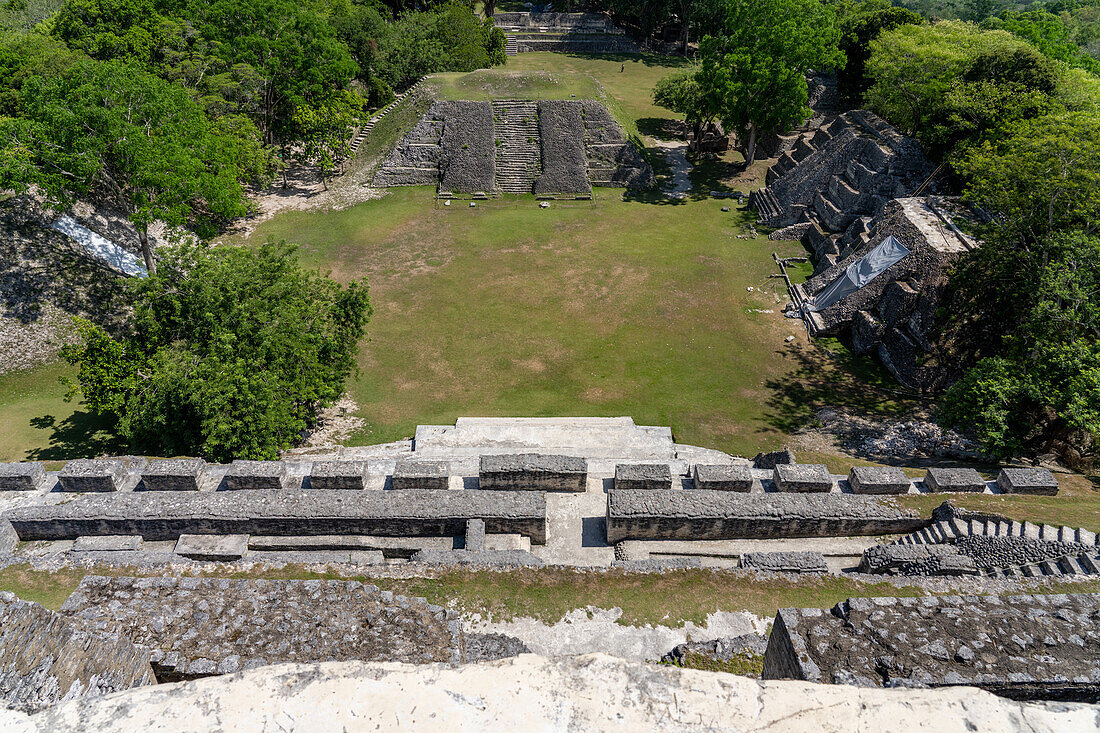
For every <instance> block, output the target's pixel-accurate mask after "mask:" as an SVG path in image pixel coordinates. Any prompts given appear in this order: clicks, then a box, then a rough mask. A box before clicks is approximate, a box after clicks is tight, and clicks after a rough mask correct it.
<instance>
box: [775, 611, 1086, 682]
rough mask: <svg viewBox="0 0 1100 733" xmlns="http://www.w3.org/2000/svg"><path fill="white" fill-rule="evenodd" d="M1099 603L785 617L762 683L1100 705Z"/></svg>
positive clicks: (781, 615) (783, 613)
mask: <svg viewBox="0 0 1100 733" xmlns="http://www.w3.org/2000/svg"><path fill="white" fill-rule="evenodd" d="M1098 614H1100V595H1092V594H1075V595H1035V596H1007V597H1003V598H999V597H996V596H965V597H963V596H945V597H922V598H872V599H867V598H851V599H849V600H847V601H845V602H843V603H839V604H837V605H836V606H835V607H834V608H833V609H832V610H831V611H826V610H822V609H817V608H809V609H807V608H803V609H792V608H786V609H782V610H781V611H779V613H778V614H777V615H776V618H775V622H774V624H773V625H772V633H771V637H770V638H769V640H768V650H767V652H766V654H765V656H764V669H763V674H762V678H763V679H797V680H807V681H811V682H831V683H834V684H855V685H861V686H868V687H939V686H944V685H974V686H976V687H981V688H983V689H986V690H989V691H991V692H995V693H997V694H998V695H1003V696H1005V697H1009V698H1012V699H1015V700H1033V699H1046V700H1072V701H1079V702H1096V701H1097V700H1098V699H1100V633H1098V632H1097V627H1096V618H1097V616H1098Z"/></svg>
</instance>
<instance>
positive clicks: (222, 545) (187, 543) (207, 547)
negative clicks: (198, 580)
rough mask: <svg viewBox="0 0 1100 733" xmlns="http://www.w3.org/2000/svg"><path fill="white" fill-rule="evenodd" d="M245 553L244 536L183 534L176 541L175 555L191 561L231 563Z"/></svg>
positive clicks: (245, 539)
mask: <svg viewBox="0 0 1100 733" xmlns="http://www.w3.org/2000/svg"><path fill="white" fill-rule="evenodd" d="M247 551H248V535H246V534H228V535H218V534H183V535H180V538H179V539H178V540H176V554H177V555H182V556H183V557H189V558H191V559H192V560H210V561H221V562H231V561H233V560H240V559H241V558H242V557H244V553H245V552H247Z"/></svg>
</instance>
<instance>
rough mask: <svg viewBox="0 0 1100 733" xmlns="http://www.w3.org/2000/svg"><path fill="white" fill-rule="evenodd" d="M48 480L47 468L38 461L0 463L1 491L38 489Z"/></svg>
mask: <svg viewBox="0 0 1100 733" xmlns="http://www.w3.org/2000/svg"><path fill="white" fill-rule="evenodd" d="M45 482H46V468H45V466H44V464H42V463H40V462H38V461H27V462H25V463H0V491H36V490H38V489H40V488H42V484H44V483H45Z"/></svg>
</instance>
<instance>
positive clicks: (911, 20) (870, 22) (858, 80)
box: [838, 0, 924, 105]
mask: <svg viewBox="0 0 1100 733" xmlns="http://www.w3.org/2000/svg"><path fill="white" fill-rule="evenodd" d="M923 22H924V19H923V18H921V17H920V15H918V14H917V13H914V12H913V11H912V10H908V9H906V8H899V7H897V6H896V5H893V4H891V3H890V2H888V0H864V2H861V3H859V4H855V5H852V6H849V7H847V8H845V9H844V11H843V12H842V13H841V15H840V19H839V23H840V50H841V52H842V53H843V54H844V58H845V60H846V61H845V64H844V66H843V67H842V68H840V69H839V70H838V77H839V78H838V81H839V86H840V92H841V94H843V95H844V97H845V98H846V99H848V100H850V101H852V103H853V104H855V105H859V104H862V102H863V93H864V92H865V91H867V87H868V85H869V82H868V81H867V78H866V70H865V67H866V65H867V58H868V57H869V56H870V53H871V49H870V44H871V41H873V40H874V39H876V38H878V36H879V34H881V33H883V32H885V31H890V30H893V29H895V28H900V27H901V26H903V25H920V24H922V23H923Z"/></svg>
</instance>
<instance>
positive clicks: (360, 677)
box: [28, 654, 1096, 733]
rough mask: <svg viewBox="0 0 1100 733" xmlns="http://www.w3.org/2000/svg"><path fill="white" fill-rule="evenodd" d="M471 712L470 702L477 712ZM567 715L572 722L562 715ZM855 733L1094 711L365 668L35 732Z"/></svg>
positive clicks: (579, 675) (580, 669) (99, 704)
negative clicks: (453, 732)
mask: <svg viewBox="0 0 1100 733" xmlns="http://www.w3.org/2000/svg"><path fill="white" fill-rule="evenodd" d="M472 701H473V702H472ZM563 711H565V712H563ZM395 721H400V726H401V727H402V729H405V730H438V729H439V726H440V721H446V726H447V727H448V728H450V729H453V730H456V731H466V730H505V731H527V730H566V731H596V730H637V731H650V730H678V731H680V730H682V731H692V732H696V731H698V732H700V733H701V732H702V731H721V730H728V731H745V732H746V733H752V732H755V731H777V730H791V731H814V732H815V733H850V732H851V731H857V730H882V731H909V730H912V731H918V730H931V729H934V730H935V731H936V732H937V733H973V731H1003V732H1004V733H1065V731H1086V730H1092V729H1094V728H1095V727H1096V709H1095V707H1093V706H1088V705H1077V704H1061V705H1042V704H1033V703H1032V704H1028V703H1018V702H1014V701H1012V700H1005V699H1002V698H998V697H995V696H994V695H991V694H989V693H987V692H982V691H980V690H975V689H973V688H963V689H948V690H882V689H873V688H872V689H868V688H858V687H849V686H839V685H814V684H808V683H804V682H760V681H758V680H751V679H747V678H745V677H739V676H736V675H731V674H725V673H719V672H704V671H701V670H695V669H680V668H677V667H671V666H659V665H650V664H642V663H638V662H629V661H626V660H623V659H619V658H616V657H611V656H606V655H602V654H589V655H585V656H580V657H559V658H553V659H548V658H545V657H538V656H534V655H529V654H527V655H522V656H519V657H514V658H511V659H507V660H501V661H497V662H486V663H483V664H470V665H464V666H461V667H458V668H441V667H436V666H431V667H426V666H413V665H405V664H363V663H360V662H342V663H327V664H321V665H287V666H281V667H275V668H267V669H260V670H249V671H246V672H244V673H243V674H240V675H233V676H228V677H219V678H213V679H206V680H198V681H195V682H188V683H185V684H181V685H159V686H156V687H150V688H146V689H141V690H133V691H131V692H128V693H126V694H125V695H112V696H109V697H105V698H101V699H98V700H87V701H73V702H67V703H65V704H63V705H60V706H58V707H56V708H53V709H51V710H48V711H46V712H44V713H41V714H40V715H38V716H35V717H33V718H30V719H29V723H28V725H29V726H31V728H30V729H31V730H37V731H50V732H51V733H52V732H53V731H69V730H74V731H75V730H81V731H88V730H95V731H120V732H125V733H131V732H132V731H140V730H154V729H157V728H160V729H166V730H216V729H220V730H242V731H243V730H278V729H280V728H281V727H286V726H288V725H289V726H292V727H295V728H297V729H300V730H322V731H340V730H362V729H383V730H384V729H390V728H393V727H395Z"/></svg>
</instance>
